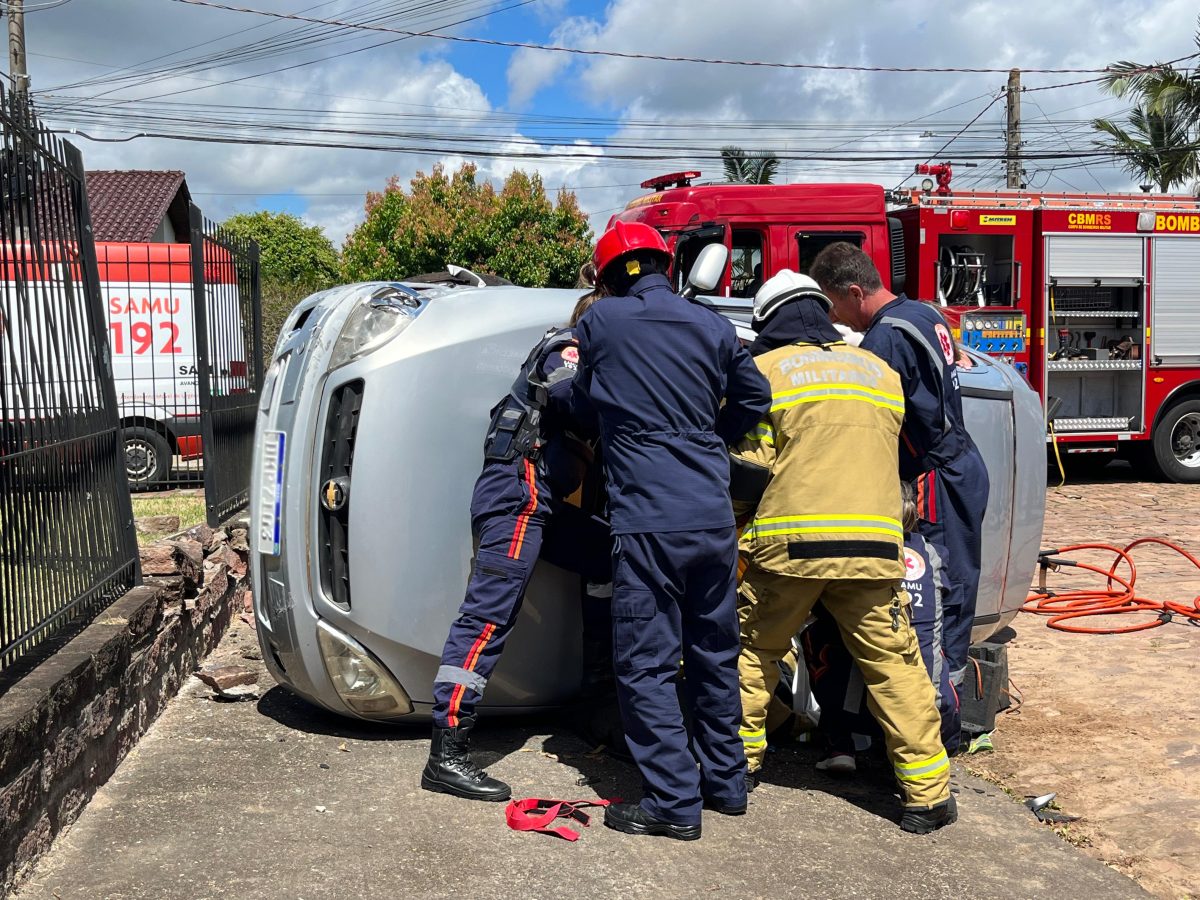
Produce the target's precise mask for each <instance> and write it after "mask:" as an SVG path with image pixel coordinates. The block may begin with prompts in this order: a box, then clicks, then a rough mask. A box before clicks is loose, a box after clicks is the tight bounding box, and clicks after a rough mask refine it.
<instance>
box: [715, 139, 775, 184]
mask: <svg viewBox="0 0 1200 900" xmlns="http://www.w3.org/2000/svg"><path fill="white" fill-rule="evenodd" d="M721 163H722V164H723V165H724V166H725V180H726V181H729V182H731V183H733V184H770V183H771V182H772V180H774V178H775V173H776V172H777V171H778V170H779V157H778V156H776V155H775V154H774V153H770V152H768V151H765V150H756V151H754V152H753V153H747V152H746V151H745V150H743V149H742V148H741V147H734V146H732V145H731V146H728V147H722V148H721Z"/></svg>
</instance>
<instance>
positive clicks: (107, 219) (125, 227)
mask: <svg viewBox="0 0 1200 900" xmlns="http://www.w3.org/2000/svg"><path fill="white" fill-rule="evenodd" d="M181 190H182V191H183V200H184V201H185V202H186V201H187V200H190V196H189V194H188V189H187V184H186V183H185V182H184V180H183V173H182V172H174V171H166V172H153V171H139V170H130V171H120V172H114V171H99V172H88V173H87V192H88V206H89V207H90V208H91V213H92V231H93V233H94V235H95V239H96V240H98V241H149V240H150V239H151V238H153V237H154V233H155V232H156V231H157V230H158V226H159V225H161V224H162V220H163V217H164V216H166V215H167V211H168V210H169V209H170V208H171V206H172V204H173V203H175V202H176V199H177V197H178V195H179V193H180V191H181ZM176 227H177V229H178V226H176ZM184 239H185V240H186V238H184Z"/></svg>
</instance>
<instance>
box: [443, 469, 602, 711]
mask: <svg viewBox="0 0 1200 900" xmlns="http://www.w3.org/2000/svg"><path fill="white" fill-rule="evenodd" d="M471 528H472V531H473V532H474V534H475V540H476V543H477V549H476V551H475V565H474V568H473V569H472V572H471V578H470V580H469V581H468V582H467V591H466V596H465V597H464V598H463V602H462V605H461V606H460V607H459V610H458V618H456V619H455V620H454V622H453V623H451V625H450V633H449V635H448V636H447V637H446V645H445V647H444V648H443V650H442V658H441V664H440V665H439V666H438V671H437V675H436V676H435V677H434V683H433V699H434V706H433V722H434V724H435V725H437V726H439V727H441V728H454V727H457V726H458V725H460V724H462V723H463V721H464V720H469V719H471V718H473V716H474V714H475V706H476V704H477V703H478V702H479V700H480V698H481V697H482V696H483V691H484V688H486V687H487V680H488V678H489V677H490V676H491V674H492V670H493V669H495V668H496V663H497V662H499V660H500V654H501V651H503V649H504V644H505V641H507V639H508V635H509V633H510V632H511V631H512V628H513V625H514V624H515V623H516V620H517V614H518V613H519V612H520V611H521V603H522V601H523V600H524V599H525V588H526V587H527V586H528V584H529V578H530V575H532V573H533V567H534V564H535V563H536V562H537V560H538V558H539V556H540V557H542V558H544V559H546V560H547V561H548V562H551V563H553V564H554V565H558V566H562V567H563V568H565V569H569V570H571V571H574V572H579V573H580V574H581V575H582V576H583V577H584V578H585V579H587V580H588V581H594V582H597V583H605V582H607V581H609V580H610V579H611V571H612V570H611V556H610V552H609V547H610V538H609V535H608V530H607V529H606V528H604V527H602V526H600V525H599V524H598V523H596V522H595V520H593V519H590V518H589V517H587V516H584V515H583V514H581V513H579V512H578V510H575V509H574V508H573V507H566V506H564V505H560V504H558V503H556V502H553V501H552V500H551V498H550V490H549V487H548V485H547V483H546V479H545V477H544V475H543V474H542V473H541V472H540V471H539V469H538V467H537V466H536V465H535V464H534V463H532V462H530V461H528V460H525V459H520V458H518V459H516V460H514V461H512V462H495V461H488V462H486V463H484V467H483V471H482V473H480V476H479V480H478V481H476V482H475V491H474V493H473V494H472V497H471ZM593 612H594V614H593ZM602 612H603V611H599V610H596V611H593V610H591V609H590V608H589V606H588V605H587V604H585V607H584V628H585V631H586V630H587V629H588V627H589V623H592V625H591V627H595V623H596V622H597V621H599V622H601V623H602V624H603V625H604V626H607V620H606V619H605V618H603V616H602V614H601V613H602Z"/></svg>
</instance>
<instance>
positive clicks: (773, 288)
mask: <svg viewBox="0 0 1200 900" xmlns="http://www.w3.org/2000/svg"><path fill="white" fill-rule="evenodd" d="M806 296H808V297H816V298H817V299H818V300H820V301H821V302H822V303H823V304H825V309H827V310H828V309H831V308H832V307H833V304H832V303H830V302H829V298H828V297H826V296H825V295H824V294H823V293H822V292H821V286H820V285H819V284H817V283H816V282H815V281H814V280H813V279H811V278H809V277H808V276H807V275H800V274H799V273H797V272H793V271H792V270H791V269H781V270H780V271H778V272H776V273H775V274H774V275H772V276H771V277H770V278H768V279H767V280H766V281H765V282H763V286H762V287H760V288H759V289H758V293H757V294H755V295H754V321H755V322H765V321H766V320H767V319H769V318H770V317H771V315H772V314H774V312H775V311H776V310H777V309H779V307H781V306H783V304H785V303H787V302H788V301H789V300H795V299H796V298H798V297H806Z"/></svg>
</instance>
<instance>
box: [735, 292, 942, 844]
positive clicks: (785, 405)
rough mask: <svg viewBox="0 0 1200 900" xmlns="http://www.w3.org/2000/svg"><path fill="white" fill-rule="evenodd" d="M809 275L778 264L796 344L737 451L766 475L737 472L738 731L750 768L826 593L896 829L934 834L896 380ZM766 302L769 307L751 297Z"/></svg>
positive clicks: (779, 354)
mask: <svg viewBox="0 0 1200 900" xmlns="http://www.w3.org/2000/svg"><path fill="white" fill-rule="evenodd" d="M802 277H803V276H797V275H795V273H791V272H786V273H780V274H778V275H776V276H775V277H774V278H772V279H771V280H770V281H769V282H767V284H765V285H763V288H762V294H764V295H765V296H764V297H763V300H764V301H769V300H771V299H773V297H780V296H781V297H782V302H784V303H787V304H790V305H793V306H795V307H796V309H795V310H793V316H792V318H793V319H794V321H795V322H796V323H797V324H798V326H799V327H797V328H795V330H794V332H793V333H794V334H795V340H794V341H793V342H792V343H790V344H785V345H783V346H781V347H778V348H777V349H774V350H771V351H769V352H767V353H765V354H763V355H762V356H759V357H758V358H757V360H756V362H757V363H758V366H759V368H760V369H761V370H762V372H763V374H765V375H766V376H767V379H768V381H769V382H770V385H771V391H772V403H771V409H770V412H769V413H768V414H767V415H766V416H765V417H764V418H763V419H762V421H761V422H759V423H758V425H757V426H756V427H755V428H754V429H753V430H752V431H751V432H750V433H749V434H747V435H746V436H745V437H744V438H743V440H742V441H741V442H740V444H739V445H738V447H737V449H736V451H735V460H736V462H737V464H738V466H739V467H740V468H742V469H744V470H748V471H750V472H755V471H757V472H759V473H761V477H760V479H759V480H758V481H757V483H753V482H752V479H750V478H749V477H747V476H744V475H743V476H741V477H735V479H734V485H735V491H734V494H733V500H734V508H735V510H736V511H737V512H738V513H739V515H745V514H747V513H748V512H752V513H753V515H752V518H750V520H749V523H748V525H747V527H746V529H745V530H744V531H743V533H742V544H741V547H742V550H743V552H744V553H745V555H746V556H747V557H748V559H749V566H748V568H747V570H746V576H745V578H746V582H747V584H748V585H749V587H750V591H749V592H748V601H749V602H747V603H746V604H745V605H744V607H743V610H742V616H741V641H742V649H741V655H740V657H739V660H738V674H739V677H740V681H741V695H742V726H741V737H742V740H743V743H744V746H745V751H746V759H747V762H748V764H749V768H750V771H751V773H752V777H753V773H757V772H758V771H759V770H761V768H762V764H763V758H764V757H765V755H766V749H767V735H766V715H767V709H768V705H769V703H770V701H771V697H772V695H773V693H774V690H775V687H776V686H777V685H778V683H779V665H778V664H779V660H780V659H781V658H783V657H784V656H785V655H786V654H787V652H788V651H789V650H790V649H791V646H792V637H793V635H795V634H796V633H797V632H798V631H799V630H800V628H801V626H803V624H804V622H805V620H806V619H807V618H808V616H809V614H810V612H811V611H812V608H813V606H814V604H816V603H817V602H821V603H822V604H823V605H824V606H825V608H826V609H827V610H828V611H829V613H830V615H832V616H833V618H834V619H835V620H836V621H837V625H838V630H839V631H840V632H841V636H842V639H843V640H844V641H845V644H846V647H847V648H849V650H850V652H851V654H852V655H853V656H854V658H855V660H856V661H857V662H858V666H859V668H860V670H861V671H862V673H863V678H864V680H865V682H866V686H867V690H868V692H869V699H868V703H869V704H870V707H871V711H872V712H873V713H874V714H875V716H876V718H877V719H878V720H879V723H880V726H881V727H882V728H883V730H884V735H885V741H886V745H887V749H888V753H889V756H890V758H891V760H892V765H893V767H894V769H895V774H896V778H897V780H898V782H899V784H900V786H901V789H902V791H903V794H904V812H903V816H902V818H901V827H902V828H903V829H904V830H905V831H910V832H916V833H921V834H925V833H928V832H931V831H934V830H935V829H938V828H941V827H942V826H943V825H948V824H950V823H951V822H953V821H954V820H955V819H956V818H957V809H956V806H955V802H954V799H953V797H952V796H951V795H950V761H949V759H948V758H947V756H946V751H945V749H944V748H943V747H942V744H941V741H940V740H939V729H938V716H937V712H936V710H935V708H934V694H933V687H932V686H931V685H930V683H929V677H928V676H927V675H926V674H925V672H924V669H923V668H922V666H921V662H920V653H919V650H918V648H917V638H916V634H915V633H914V632H913V628H912V625H911V623H910V621H909V617H908V613H907V610H906V609H905V606H906V604H907V602H908V601H907V597H906V595H905V594H904V591H903V590H902V588H901V586H900V582H901V577H902V576H903V574H904V563H903V547H904V533H903V528H902V524H901V521H900V515H901V503H900V479H899V475H898V471H897V470H898V465H897V463H898V460H897V455H898V449H899V435H900V425H901V422H902V421H903V417H904V397H903V395H902V394H901V386H900V378H899V376H898V375H897V374H896V373H895V372H893V371H892V370H891V369H890V368H888V366H887V365H886V364H884V363H883V362H882V361H881V360H880V359H879V358H878V357H876V356H874V355H873V354H871V353H869V352H867V351H865V350H862V349H859V348H857V347H851V346H850V345H848V344H846V343H844V342H843V341H841V340H840V336H838V335H837V332H836V331H835V330H834V329H833V327H832V325H831V324H830V322H829V319H828V301H827V300H826V298H825V297H824V296H823V295H821V294H820V293H819V292H818V291H816V290H814V289H813V287H812V286H811V285H810V284H806V283H804V282H801V281H800V279H801V278H802ZM805 281H807V279H806V280H805ZM760 306H761V307H762V308H766V307H767V304H766V302H761V303H760V301H759V299H758V298H756V302H755V307H756V309H757V308H759V307H760ZM775 315H780V313H779V312H776V313H775ZM760 334H761V333H760ZM743 484H744V485H745V487H746V490H745V491H744V492H743V491H742V490H738V488H739V487H741V486H742V485H743Z"/></svg>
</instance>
